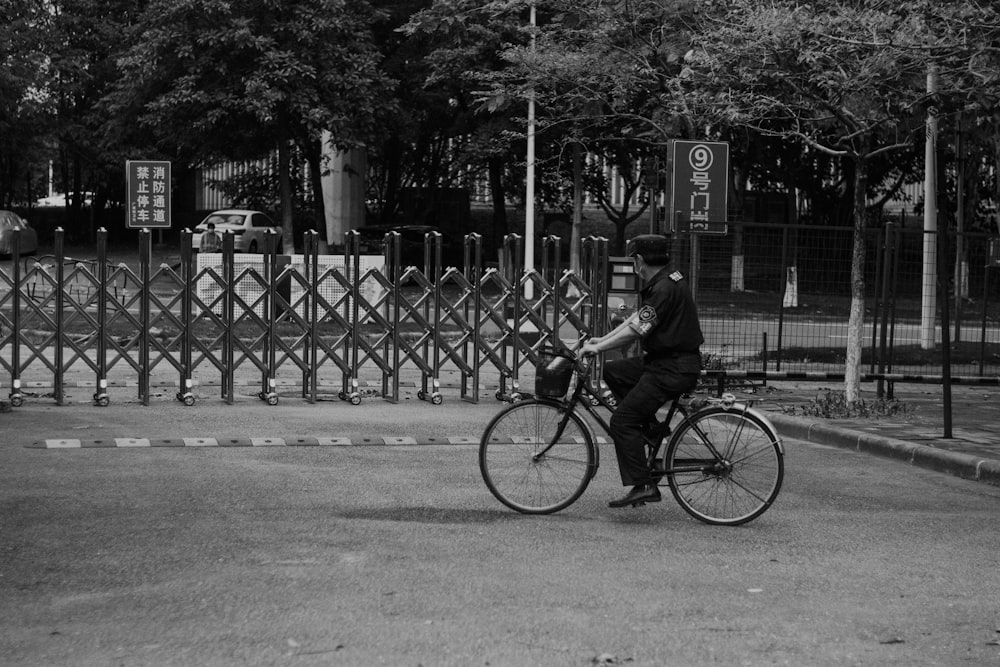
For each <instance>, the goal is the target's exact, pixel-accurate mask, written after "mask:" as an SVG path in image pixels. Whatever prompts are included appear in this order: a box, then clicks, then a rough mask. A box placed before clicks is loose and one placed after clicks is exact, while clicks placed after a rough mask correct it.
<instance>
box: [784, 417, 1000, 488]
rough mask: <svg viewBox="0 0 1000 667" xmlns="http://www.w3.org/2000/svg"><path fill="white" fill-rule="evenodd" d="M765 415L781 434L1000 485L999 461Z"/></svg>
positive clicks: (798, 419) (795, 418) (819, 423)
mask: <svg viewBox="0 0 1000 667" xmlns="http://www.w3.org/2000/svg"><path fill="white" fill-rule="evenodd" d="M768 418H769V419H770V420H771V422H772V423H773V424H774V425H775V427H776V428H777V429H778V431H779V432H780V433H781V435H782V437H783V438H785V437H789V438H795V439H797V440H804V441H806V442H811V443H815V444H818V445H830V446H834V447H841V448H844V449H853V450H854V451H856V452H862V453H867V454H874V455H875V456H881V457H883V458H889V459H895V460H897V461H905V462H906V463H909V464H911V465H915V466H918V467H920V468H927V469H928V470H934V471H937V472H943V473H947V474H949V475H954V476H955V477H961V478H963V479H972V480H976V481H979V482H985V483H987V484H992V485H994V486H1000V461H996V460H993V459H984V458H980V457H978V456H973V455H971V454H962V453H960V452H951V451H948V450H946V449H938V448H936V447H930V446H928V445H919V444H916V443H912V442H907V441H906V440H898V439H896V438H887V437H885V436H881V435H875V434H872V433H866V432H864V431H855V430H852V429H848V428H843V427H840V426H831V425H830V424H829V423H828V422H823V421H819V422H817V421H810V420H808V419H803V418H801V417H791V416H788V415H783V414H780V413H773V412H769V413H768Z"/></svg>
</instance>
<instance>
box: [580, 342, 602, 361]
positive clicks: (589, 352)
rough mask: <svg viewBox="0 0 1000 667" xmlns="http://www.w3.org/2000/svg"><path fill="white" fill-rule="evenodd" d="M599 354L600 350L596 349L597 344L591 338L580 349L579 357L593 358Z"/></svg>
mask: <svg viewBox="0 0 1000 667" xmlns="http://www.w3.org/2000/svg"><path fill="white" fill-rule="evenodd" d="M600 353H601V350H600V348H598V347H597V343H595V342H594V339H593V338H591V339H590V340H588V341H587V342H586V343H584V344H583V347H581V348H580V356H581V357H593V356H595V355H598V354H600Z"/></svg>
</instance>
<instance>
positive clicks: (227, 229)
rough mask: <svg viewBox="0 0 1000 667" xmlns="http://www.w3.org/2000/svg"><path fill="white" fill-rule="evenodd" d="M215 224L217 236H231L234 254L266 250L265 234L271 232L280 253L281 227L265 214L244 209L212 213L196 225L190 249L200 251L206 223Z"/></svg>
mask: <svg viewBox="0 0 1000 667" xmlns="http://www.w3.org/2000/svg"><path fill="white" fill-rule="evenodd" d="M210 222H211V223H214V224H215V231H216V233H217V234H219V236H225V235H226V234H233V235H234V236H235V238H234V239H233V248H234V249H235V251H236V252H249V253H254V252H264V251H265V250H266V249H267V240H266V237H267V233H268V232H269V231H273V232H274V233H276V234H277V235H278V236H277V239H276V241H277V248H278V252H281V225H279V224H277V223H276V222H274V221H273V220H271V218H269V217H268V216H267V214H266V213H261V212H260V211H249V210H246V209H238V208H232V209H224V210H221V211H214V212H212V213H209V214H208V216H207V217H206V218H205V219H204V220H202V221H201V222H200V223H198V226H197V227H195V228H194V238H192V240H191V247H192V248H194V249H195V250H201V235H202V233H203V232H204V231H205V230H207V229H208V223H210Z"/></svg>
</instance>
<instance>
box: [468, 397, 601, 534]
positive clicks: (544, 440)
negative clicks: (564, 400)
mask: <svg viewBox="0 0 1000 667" xmlns="http://www.w3.org/2000/svg"><path fill="white" fill-rule="evenodd" d="M560 426H563V428H562V431H561V432H560ZM557 436H558V439H557ZM596 466H597V452H596V448H595V446H594V441H593V438H592V436H591V434H590V431H589V429H588V428H587V426H586V424H585V423H584V422H583V420H582V419H581V418H580V417H579V416H578V415H577V414H576V413H575V412H572V411H569V412H568V413H567V408H566V407H565V406H563V405H562V404H560V403H558V402H556V401H546V400H540V399H528V400H524V401H518V402H517V403H513V404H511V405H509V406H508V407H506V408H504V409H503V410H501V411H500V412H499V413H498V414H497V415H496V416H495V417H494V418H493V419H492V421H490V423H489V424H488V425H487V426H486V431H485V432H484V433H483V437H482V440H480V442H479V470H480V472H482V475H483V480H484V481H485V482H486V486H487V487H489V490H490V492H491V493H492V494H493V495H494V496H496V498H497V500H499V501H500V502H502V503H503V504H504V505H506V506H507V507H510V508H511V509H514V510H517V511H518V512H523V513H525V514H551V513H552V512H558V511H559V510H561V509H563V508H565V507H568V506H569V505H571V504H572V503H573V502H574V501H576V499H577V498H579V497H580V496H581V495H582V494H583V492H584V490H585V489H586V488H587V484H589V483H590V478H591V477H593V474H594V471H595V470H596Z"/></svg>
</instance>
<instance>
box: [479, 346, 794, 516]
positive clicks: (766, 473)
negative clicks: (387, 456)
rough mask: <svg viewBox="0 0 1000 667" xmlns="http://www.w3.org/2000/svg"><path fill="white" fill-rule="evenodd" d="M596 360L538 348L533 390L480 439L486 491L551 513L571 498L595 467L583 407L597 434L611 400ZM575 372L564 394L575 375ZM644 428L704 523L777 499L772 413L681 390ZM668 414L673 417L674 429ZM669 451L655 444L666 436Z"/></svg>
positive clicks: (778, 462)
mask: <svg viewBox="0 0 1000 667" xmlns="http://www.w3.org/2000/svg"><path fill="white" fill-rule="evenodd" d="M592 368H593V361H592V360H591V359H587V358H585V359H584V360H582V361H581V360H579V359H578V358H577V357H576V355H575V354H573V353H572V352H570V351H569V350H565V349H556V348H543V349H542V351H541V353H540V361H539V364H538V366H537V368H536V380H535V395H534V396H532V397H526V398H524V399H522V400H519V401H517V402H514V403H512V404H510V405H508V406H506V407H504V408H503V409H502V410H501V411H500V412H499V413H497V415H496V416H495V417H493V419H492V420H491V421H490V423H489V424H488V425H487V426H486V430H485V431H484V432H483V436H482V439H481V440H480V443H479V469H480V472H481V473H482V476H483V480H484V481H485V482H486V486H487V487H488V488H489V490H490V492H491V493H492V494H493V495H494V496H495V497H496V498H497V500H499V501H500V502H501V503H503V504H504V505H506V506H507V507H509V508H511V509H513V510H516V511H518V512H522V513H525V514H551V513H553V512H558V511H559V510H562V509H565V508H567V507H569V506H570V505H572V504H573V503H574V502H576V500H577V499H578V498H580V496H581V495H583V492H584V491H585V490H586V488H587V485H588V484H589V483H590V480H591V479H593V478H594V476H595V475H596V474H597V469H598V467H599V464H600V450H599V449H598V441H597V438H596V435H595V433H594V430H593V428H592V426H591V424H590V423H589V422H588V421H587V419H586V418H585V417H584V416H583V415H581V410H580V409H579V408H582V412H585V413H587V414H589V415H590V416H591V417H592V418H593V421H595V422H596V423H597V424H599V425H600V426H601V427H602V428H603V429H604V432H605V433H606V434H607V433H609V429H610V426H609V425H608V422H607V421H605V419H604V418H603V417H602V415H601V414H600V413H599V412H598V408H599V407H604V408H606V409H608V410H611V411H614V408H615V406H614V399H613V397H610V396H609V395H605V393H604V392H602V391H599V390H598V389H597V387H595V386H594V384H593V382H592V380H591V377H590V375H591V370H592ZM574 373H575V374H576V376H577V380H576V384H575V386H574V388H573V391H572V392H571V393H569V395H568V397H567V392H568V390H569V385H570V383H571V382H570V380H571V378H572V375H573V374H574ZM664 407H665V408H666V410H667V415H666V417H665V418H664V419H663V420H662V421H657V422H656V423H655V425H654V426H653V427H652V428H651V429H648V430H647V432H646V444H647V464H648V465H649V467H650V469H651V470H652V471H653V473H654V477H656V478H658V483H662V480H663V479H664V478H666V480H667V484H668V485H669V486H670V491H671V493H672V494H673V496H674V498H675V499H676V500H677V502H678V503H679V504H680V506H681V507H682V508H683V509H684V511H686V512H687V513H688V514H690V515H691V516H693V517H694V518H696V519H698V520H699V521H703V522H705V523H709V524H715V525H729V526H736V525H740V524H744V523H747V522H748V521H752V520H753V519H756V518H757V517H759V516H760V515H761V514H763V513H764V512H765V511H766V510H767V509H768V508H769V507H770V506H771V504H772V503H773V502H774V500H775V498H777V496H778V492H779V491H780V490H781V482H782V479H783V477H784V449H783V447H782V444H781V440H780V438H779V437H778V435H777V432H776V431H775V429H774V426H772V425H771V423H770V421H768V419H767V418H766V417H765V416H764V415H763V414H761V413H760V412H758V411H757V410H754V409H752V408H751V407H750V406H749V405H744V404H740V403H737V402H736V401H735V398H734V397H733V396H732V394H725V395H723V396H722V397H720V398H704V399H694V398H691V397H689V396H683V397H679V398H675V399H673V400H671V401H668V402H667V403H666V404H665V405H664ZM675 416H679V417H680V421H679V422H678V423H677V424H676V425H675V426H673V427H671V422H672V421H673V419H674V417H675ZM668 437H669V440H668V441H667V445H666V450H665V452H664V454H663V456H662V458H661V457H660V450H661V449H662V448H663V443H664V441H666V440H667V438H668Z"/></svg>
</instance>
